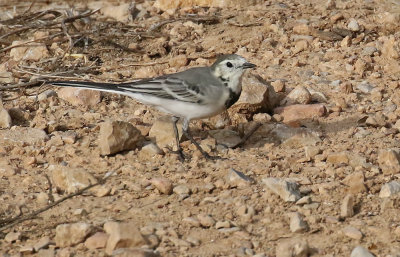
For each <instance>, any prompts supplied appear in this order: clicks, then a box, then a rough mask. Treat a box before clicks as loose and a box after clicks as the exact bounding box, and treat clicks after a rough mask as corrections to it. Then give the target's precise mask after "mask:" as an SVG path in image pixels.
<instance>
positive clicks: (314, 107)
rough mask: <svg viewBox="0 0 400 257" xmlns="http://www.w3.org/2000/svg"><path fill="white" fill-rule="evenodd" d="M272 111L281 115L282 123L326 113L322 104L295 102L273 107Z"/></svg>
mask: <svg viewBox="0 0 400 257" xmlns="http://www.w3.org/2000/svg"><path fill="white" fill-rule="evenodd" d="M274 113H275V114H279V115H281V116H282V117H283V122H284V123H290V122H294V121H298V120H307V119H312V118H316V117H322V116H324V115H325V114H326V108H325V105H323V104H305V105H302V104H295V105H290V106H285V107H278V108H275V109H274Z"/></svg>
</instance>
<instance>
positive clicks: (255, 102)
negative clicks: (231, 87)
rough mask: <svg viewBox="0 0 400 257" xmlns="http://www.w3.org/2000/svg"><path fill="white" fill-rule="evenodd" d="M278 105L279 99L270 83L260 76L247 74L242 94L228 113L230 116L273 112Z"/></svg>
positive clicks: (243, 81)
mask: <svg viewBox="0 0 400 257" xmlns="http://www.w3.org/2000/svg"><path fill="white" fill-rule="evenodd" d="M278 103H279V97H278V95H277V94H276V93H275V90H274V88H273V87H272V86H271V85H270V84H269V83H268V82H266V81H265V80H264V79H263V78H261V77H260V76H258V75H254V74H252V73H247V74H245V75H244V76H243V79H242V93H241V94H240V97H239V99H238V101H237V102H236V103H235V104H234V105H233V106H231V107H230V108H229V109H228V112H229V114H230V116H233V115H234V114H237V113H244V114H249V113H258V112H271V111H272V110H273V108H275V106H277V105H278Z"/></svg>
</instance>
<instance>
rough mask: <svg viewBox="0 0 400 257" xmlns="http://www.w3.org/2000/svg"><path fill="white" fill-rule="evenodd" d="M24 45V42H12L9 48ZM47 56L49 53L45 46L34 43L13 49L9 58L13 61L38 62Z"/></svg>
mask: <svg viewBox="0 0 400 257" xmlns="http://www.w3.org/2000/svg"><path fill="white" fill-rule="evenodd" d="M21 44H25V42H24V41H17V40H16V41H13V42H12V44H11V46H16V45H21ZM48 56H49V51H48V50H47V47H46V45H45V44H40V43H36V44H35V45H30V46H20V47H14V48H12V49H11V51H10V57H12V58H13V59H14V61H21V60H25V61H39V60H41V59H44V58H46V57H48Z"/></svg>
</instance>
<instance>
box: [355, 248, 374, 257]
mask: <svg viewBox="0 0 400 257" xmlns="http://www.w3.org/2000/svg"><path fill="white" fill-rule="evenodd" d="M350 257H375V255H373V254H372V253H370V252H369V251H368V250H367V249H365V248H364V247H362V246H357V247H355V248H354V249H353V251H351V254H350Z"/></svg>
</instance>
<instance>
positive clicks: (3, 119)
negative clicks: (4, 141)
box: [0, 106, 11, 128]
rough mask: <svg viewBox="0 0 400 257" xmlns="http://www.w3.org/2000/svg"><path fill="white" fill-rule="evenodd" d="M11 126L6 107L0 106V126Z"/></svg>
mask: <svg viewBox="0 0 400 257" xmlns="http://www.w3.org/2000/svg"><path fill="white" fill-rule="evenodd" d="M10 127H11V116H10V114H9V113H8V111H7V110H6V109H4V108H3V107H1V106H0V128H10Z"/></svg>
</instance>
